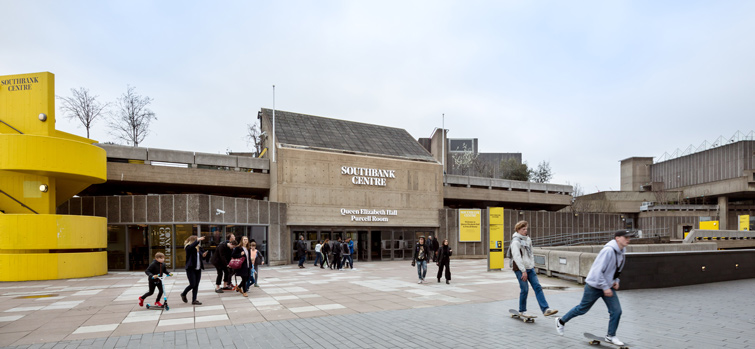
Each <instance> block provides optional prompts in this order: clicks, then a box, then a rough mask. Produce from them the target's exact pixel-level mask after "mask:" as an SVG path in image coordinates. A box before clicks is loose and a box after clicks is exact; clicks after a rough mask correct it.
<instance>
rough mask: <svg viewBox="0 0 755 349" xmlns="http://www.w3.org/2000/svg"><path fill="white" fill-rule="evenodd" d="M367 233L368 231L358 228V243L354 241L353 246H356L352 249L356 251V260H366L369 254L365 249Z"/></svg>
mask: <svg viewBox="0 0 755 349" xmlns="http://www.w3.org/2000/svg"><path fill="white" fill-rule="evenodd" d="M368 234H369V232H368V231H364V230H360V231H358V232H357V238H358V243H357V242H355V243H354V246H356V248H355V249H354V251H355V252H357V251H358V252H357V257H359V258H358V259H357V260H358V261H362V262H366V261H367V260H368V258H369V254H368V250H367V248H368V246H369V245H368V244H367V235H368ZM355 259H356V257H355Z"/></svg>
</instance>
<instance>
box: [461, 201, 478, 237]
mask: <svg viewBox="0 0 755 349" xmlns="http://www.w3.org/2000/svg"><path fill="white" fill-rule="evenodd" d="M481 217H482V214H481V210H480V209H468V210H459V242H481V241H482V225H481V223H480V221H481V219H480V218H481Z"/></svg>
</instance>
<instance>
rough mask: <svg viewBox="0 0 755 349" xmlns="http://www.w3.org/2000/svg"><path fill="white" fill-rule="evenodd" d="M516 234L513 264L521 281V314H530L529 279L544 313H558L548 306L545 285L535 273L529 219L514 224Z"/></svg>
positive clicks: (547, 314) (512, 242)
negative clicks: (528, 299) (541, 283)
mask: <svg viewBox="0 0 755 349" xmlns="http://www.w3.org/2000/svg"><path fill="white" fill-rule="evenodd" d="M514 230H515V231H516V233H514V236H513V237H512V238H511V247H509V248H510V249H511V261H512V262H511V265H512V268H514V274H516V279H517V280H518V281H519V290H520V292H519V314H520V315H522V316H528V315H527V314H526V312H527V294H528V292H529V289H530V286H529V285H527V281H529V282H530V284H531V285H532V290H534V291H535V298H537V303H538V304H539V305H540V310H541V311H542V312H543V315H545V316H549V315H553V314H555V313H558V310H555V309H550V308H549V307H548V301H546V300H545V294H543V287H542V286H540V282H539V281H538V280H537V273H535V269H534V268H535V256H534V255H533V253H532V240H531V239H530V237H529V236H528V223H527V221H520V222H518V223H516V225H515V226H514Z"/></svg>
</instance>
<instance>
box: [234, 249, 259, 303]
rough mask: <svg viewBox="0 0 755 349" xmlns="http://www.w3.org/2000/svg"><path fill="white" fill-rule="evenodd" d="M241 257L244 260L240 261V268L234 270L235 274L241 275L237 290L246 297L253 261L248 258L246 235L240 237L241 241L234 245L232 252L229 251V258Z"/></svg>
mask: <svg viewBox="0 0 755 349" xmlns="http://www.w3.org/2000/svg"><path fill="white" fill-rule="evenodd" d="M242 257H243V258H244V261H243V263H241V268H238V269H235V270H234V272H235V273H236V275H238V276H241V282H240V283H239V284H238V286H237V290H240V291H241V294H242V295H243V296H244V297H248V295H247V294H246V293H247V292H248V291H249V277H250V276H251V273H252V265H253V264H252V263H254V261H251V260H250V254H249V238H248V237H246V236H244V237H242V238H241V243H240V244H239V245H238V246H236V248H234V249H233V253H231V258H242Z"/></svg>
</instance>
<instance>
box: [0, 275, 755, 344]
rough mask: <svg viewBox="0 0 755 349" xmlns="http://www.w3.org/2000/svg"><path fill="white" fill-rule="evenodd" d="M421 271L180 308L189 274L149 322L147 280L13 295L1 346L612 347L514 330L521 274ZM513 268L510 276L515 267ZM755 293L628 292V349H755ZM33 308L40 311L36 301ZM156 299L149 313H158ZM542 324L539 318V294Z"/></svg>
mask: <svg viewBox="0 0 755 349" xmlns="http://www.w3.org/2000/svg"><path fill="white" fill-rule="evenodd" d="M409 263H410V262H409V261H392V262H375V263H357V269H355V270H345V271H331V270H327V269H326V270H323V269H320V268H314V267H312V266H311V265H310V266H308V267H307V268H306V269H299V268H297V267H296V266H295V265H291V266H275V267H265V268H263V270H262V271H261V275H260V276H261V281H260V287H259V288H253V289H252V290H250V293H249V298H244V297H242V296H241V295H240V294H238V293H231V292H228V291H226V293H223V294H217V293H215V292H214V285H213V284H214V276H215V272H214V270H212V271H210V270H208V271H205V272H204V273H203V274H202V283H201V285H200V293H199V297H198V298H199V300H200V301H202V302H203V303H204V304H203V305H201V306H196V307H194V306H191V305H189V304H184V303H183V302H181V299H180V292H181V291H182V290H183V288H184V287H186V285H188V281H187V280H186V277H185V275H184V274H183V273H176V275H175V277H173V278H168V279H167V280H166V282H165V284H166V291H167V292H168V297H169V301H170V305H171V309H170V310H169V311H155V310H147V309H145V308H142V307H139V306H138V305H137V301H136V299H137V297H138V296H140V295H141V294H143V293H144V292H145V291H146V289H147V279H146V276H145V275H144V274H143V273H139V272H114V273H110V274H108V275H106V276H101V277H94V278H87V279H76V280H55V281H34V282H8V283H2V284H0V299H2V302H0V346H10V347H19V348H21V347H34V348H37V347H46V348H47V347H55V348H69V347H70V348H79V347H84V348H101V347H106V348H113V347H118V348H120V347H128V348H135V347H165V348H169V347H192V348H199V347H220V346H223V347H237V348H247V347H249V348H309V347H314V348H328V347H337V348H395V347H440V348H459V347H480V348H506V347H511V348H513V347H520V346H525V347H531V348H547V347H564V348H578V347H581V348H587V347H589V346H588V345H587V342H586V341H585V340H584V339H583V337H582V333H583V332H592V333H595V334H598V335H602V334H604V333H605V330H606V327H607V323H608V314H607V311H606V307H605V305H604V304H602V302H600V301H598V303H596V305H595V306H594V307H593V310H592V311H591V312H590V313H588V314H587V315H585V316H582V317H578V318H575V319H573V320H572V321H571V322H569V323H568V324H567V326H566V334H565V335H564V336H563V337H561V336H558V335H557V334H556V332H555V329H554V318H552V317H549V318H543V317H542V315H541V314H540V316H539V317H538V318H537V320H536V322H535V323H534V324H528V323H523V322H522V321H519V320H515V319H511V318H510V317H509V315H508V309H509V308H516V307H517V304H518V294H519V287H518V284H517V282H516V280H515V279H514V276H513V273H512V272H510V271H508V270H507V271H505V272H487V271H486V268H485V263H486V261H484V260H453V261H452V268H453V273H454V274H453V280H452V282H451V285H446V284H445V283H437V281H436V280H435V279H434V276H435V272H436V271H437V268H436V267H435V266H434V265H432V266H431V267H430V268H429V273H428V278H427V281H428V282H427V283H425V284H417V276H416V269H415V268H413V267H411V266H410V265H409ZM507 265H508V264H507ZM540 281H541V283H542V284H543V286H545V287H546V288H548V290H547V291H546V296H547V299H548V302H549V303H550V305H551V307H552V308H556V309H559V310H560V312H559V314H558V315H563V314H564V313H565V312H566V311H568V310H569V308H571V307H573V306H574V305H576V304H577V303H578V302H579V300H580V298H581V291H582V286H581V285H577V284H576V283H574V282H571V281H566V280H560V279H555V278H548V277H545V276H543V275H541V276H540ZM753 289H755V280H740V281H729V282H722V283H715V284H705V285H696V286H687V287H675V288H666V289H655V290H633V291H621V292H619V297H620V300H621V303H622V307H623V310H624V313H623V316H622V320H621V325H620V327H619V332H618V336H619V338H621V339H622V340H623V341H625V342H627V343H629V344H631V345H632V346H633V347H637V348H648V347H650V348H653V347H659V348H713V347H725V348H755V297H752V294H753V291H752V290H753ZM32 296H33V297H32ZM153 301H154V296H153V297H151V298H150V299H149V300H148V302H150V303H152V302H153ZM528 304H529V311H530V312H535V313H538V311H537V302H536V301H535V299H534V293H533V292H531V291H530V299H529V303H528Z"/></svg>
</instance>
